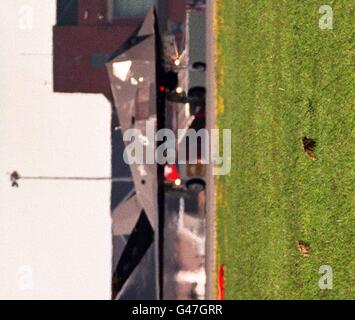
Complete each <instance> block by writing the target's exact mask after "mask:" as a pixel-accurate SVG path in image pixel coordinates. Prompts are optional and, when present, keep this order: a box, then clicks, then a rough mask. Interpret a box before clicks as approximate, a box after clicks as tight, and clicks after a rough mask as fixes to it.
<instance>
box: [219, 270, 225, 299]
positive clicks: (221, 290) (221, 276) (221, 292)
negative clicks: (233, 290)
mask: <svg viewBox="0 0 355 320" xmlns="http://www.w3.org/2000/svg"><path fill="white" fill-rule="evenodd" d="M218 300H224V265H223V264H221V265H220V266H219V270H218Z"/></svg>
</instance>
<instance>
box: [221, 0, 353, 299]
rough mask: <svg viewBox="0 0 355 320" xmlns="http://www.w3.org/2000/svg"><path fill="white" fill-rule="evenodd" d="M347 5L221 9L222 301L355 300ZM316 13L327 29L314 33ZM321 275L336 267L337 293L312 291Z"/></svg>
mask: <svg viewBox="0 0 355 320" xmlns="http://www.w3.org/2000/svg"><path fill="white" fill-rule="evenodd" d="M351 3H353V2H352V1H351V0H338V1H335V0H334V1H331V0H330V1H326V2H324V1H315V0H309V1H303V0H302V1H300V0H277V1H274V0H257V1H256V0H221V1H220V5H219V8H218V11H219V12H218V17H217V20H218V27H217V29H218V53H219V55H218V61H217V62H218V63H217V71H218V79H217V81H218V95H219V99H218V101H219V104H221V103H222V102H223V106H221V105H219V106H218V109H219V110H220V111H219V114H218V125H219V127H220V128H231V129H232V171H231V173H230V174H229V175H227V176H222V177H220V178H218V181H217V192H218V195H217V223H218V231H217V242H218V244H217V246H218V247H217V257H218V263H224V264H225V265H226V284H225V286H226V298H227V299H344V298H346V299H354V285H355V282H354V271H355V269H354V266H355V265H354V263H353V262H352V261H353V260H354V237H353V234H354V233H353V232H354V231H355V228H354V219H353V218H354V215H353V212H354V210H353V209H354V202H353V194H354V188H353V183H354V179H353V170H352V164H353V160H354V158H353V154H354V149H353V140H352V139H353V138H354V135H353V132H354V131H353V128H354V112H353V98H354V91H353V88H354V85H355V83H354V76H353V74H354V68H353V67H354V65H353V64H354V54H353V53H354V47H353V43H354V33H353V32H352V30H354V6H353V5H351ZM323 4H329V5H331V6H332V8H333V11H334V29H333V30H320V29H319V27H318V20H319V18H320V14H319V13H318V9H319V6H320V5H323ZM304 136H307V137H310V138H313V139H315V140H316V142H317V147H316V149H315V154H316V156H317V161H312V160H310V159H309V158H308V157H306V155H305V153H304V151H303V148H302V145H301V139H302V137H304ZM298 240H303V241H306V242H308V243H309V245H310V255H309V256H308V257H304V256H303V255H302V254H300V252H299V251H298V248H297V241H298ZM321 265H330V266H331V267H332V268H333V290H320V289H319V286H318V281H319V278H320V276H321V275H320V274H319V273H318V271H319V267H320V266H321Z"/></svg>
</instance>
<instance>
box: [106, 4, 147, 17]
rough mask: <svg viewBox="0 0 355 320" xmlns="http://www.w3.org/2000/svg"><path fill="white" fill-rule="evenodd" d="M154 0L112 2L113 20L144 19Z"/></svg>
mask: <svg viewBox="0 0 355 320" xmlns="http://www.w3.org/2000/svg"><path fill="white" fill-rule="evenodd" d="M153 4H154V0H113V16H114V17H115V18H131V17H144V16H145V15H146V14H147V12H148V10H149V9H150V8H151V7H152V6H153Z"/></svg>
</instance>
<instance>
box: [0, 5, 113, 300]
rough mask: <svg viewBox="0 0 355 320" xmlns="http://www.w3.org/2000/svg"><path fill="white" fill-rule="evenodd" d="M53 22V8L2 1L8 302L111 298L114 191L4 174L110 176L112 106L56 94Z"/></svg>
mask: <svg viewBox="0 0 355 320" xmlns="http://www.w3.org/2000/svg"><path fill="white" fill-rule="evenodd" d="M23 6H25V7H23ZM28 9H30V11H31V10H32V26H31V23H30V22H29V21H30V20H31V19H30V20H25V21H24V20H21V19H22V18H23V15H24V14H26V12H28ZM21 17H22V18H21ZM54 24H55V0H1V2H0V30H1V32H0V43H1V50H0V299H12V298H17V299H75V298H79V299H109V298H110V277H111V221H110V183H109V182H90V181H89V182H75V181H72V182H70V181H69V182H68V181H60V182H55V181H54V182H53V181H35V182H33V181H20V187H19V188H18V189H16V188H12V187H11V186H10V182H9V177H8V176H7V175H6V172H10V171H12V170H15V169H16V170H18V172H19V173H20V174H23V175H50V176H110V175H111V165H110V157H111V150H110V148H111V147H110V117H111V111H110V104H109V103H108V101H106V99H105V98H104V96H101V95H92V94H62V93H53V91H52V55H51V53H52V26H53V25H54Z"/></svg>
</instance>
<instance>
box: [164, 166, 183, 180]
mask: <svg viewBox="0 0 355 320" xmlns="http://www.w3.org/2000/svg"><path fill="white" fill-rule="evenodd" d="M164 178H165V179H166V180H168V181H172V182H175V180H177V179H180V173H179V170H178V169H177V167H176V165H175V164H167V165H165V167H164Z"/></svg>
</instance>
